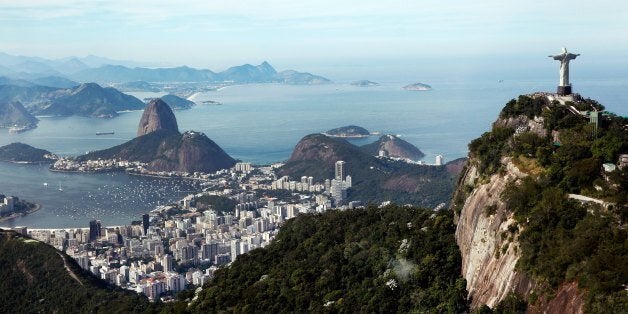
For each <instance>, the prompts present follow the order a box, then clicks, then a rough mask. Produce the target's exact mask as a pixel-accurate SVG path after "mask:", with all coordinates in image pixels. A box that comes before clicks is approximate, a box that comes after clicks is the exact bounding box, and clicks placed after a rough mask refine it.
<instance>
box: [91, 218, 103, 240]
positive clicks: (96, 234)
mask: <svg viewBox="0 0 628 314" xmlns="http://www.w3.org/2000/svg"><path fill="white" fill-rule="evenodd" d="M100 229H101V224H100V220H92V221H90V222H89V242H92V241H95V240H97V239H99V238H100V236H101V230H100Z"/></svg>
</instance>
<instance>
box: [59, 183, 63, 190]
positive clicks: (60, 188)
mask: <svg viewBox="0 0 628 314" xmlns="http://www.w3.org/2000/svg"><path fill="white" fill-rule="evenodd" d="M59 192H63V188H62V187H61V182H59Z"/></svg>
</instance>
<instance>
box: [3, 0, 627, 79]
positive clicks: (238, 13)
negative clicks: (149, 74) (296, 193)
mask: <svg viewBox="0 0 628 314" xmlns="http://www.w3.org/2000/svg"><path fill="white" fill-rule="evenodd" d="M627 9H628V4H624V3H616V2H611V1H597V2H595V3H592V2H589V1H563V0H561V1H553V2H551V3H547V2H541V1H526V2H523V3H509V4H505V3H503V2H502V1H497V0H492V1H484V2H482V3H467V2H465V1H449V2H447V3H446V4H445V3H441V2H439V1H422V2H420V3H419V2H417V3H413V2H406V1H392V2H386V3H382V2H379V1H361V2H354V3H337V2H331V1H319V2H317V3H307V4H303V3H294V2H292V1H281V0H274V1H268V2H265V3H264V5H260V4H258V3H256V2H253V1H238V2H236V3H231V2H229V3H222V2H206V1H186V2H177V3H176V4H172V3H170V2H167V1H133V2H123V1H89V2H81V1H73V0H61V1H55V2H54V3H53V4H51V3H49V2H47V1H40V0H36V1H19V2H18V1H4V2H2V3H0V35H1V36H2V38H3V39H4V40H3V47H2V51H3V52H6V53H9V54H13V55H25V56H38V57H44V58H50V59H56V58H63V57H69V56H79V57H80V56H86V55H97V56H103V57H107V58H112V59H118V60H134V61H140V62H148V63H153V64H155V65H160V66H169V67H171V66H181V65H187V66H191V67H196V68H206V69H211V70H213V71H221V70H224V69H226V68H228V67H230V66H233V65H239V64H244V63H251V64H259V63H260V62H262V61H264V60H267V61H269V62H270V63H271V64H272V65H273V66H275V67H276V68H277V69H280V70H283V69H297V70H300V71H308V72H313V73H316V74H319V75H323V76H328V77H330V78H331V79H333V80H340V81H342V80H351V79H362V78H364V79H371V77H369V75H371V76H375V77H373V78H372V79H387V78H385V77H386V76H388V77H395V76H397V77H400V78H403V77H406V76H408V77H410V76H413V75H416V76H417V78H416V79H415V80H431V79H445V78H450V79H456V78H462V79H469V78H473V77H477V76H478V75H481V76H483V77H487V78H491V79H492V78H493V76H494V77H495V78H496V79H509V78H511V77H515V78H548V77H551V76H552V75H556V73H557V69H556V68H557V64H554V61H553V60H551V59H549V58H547V56H548V55H549V54H553V53H557V52H559V51H560V48H561V47H563V46H565V47H567V48H568V49H569V50H570V51H573V52H575V53H581V54H582V56H581V57H580V58H579V59H577V60H576V61H575V63H574V66H573V69H572V74H573V76H574V81H577V79H576V78H577V77H578V75H581V76H582V77H584V78H600V77H609V78H613V77H622V76H625V75H626V73H628V66H627V64H628V62H627V61H626V60H625V52H626V50H627V48H628V41H626V40H619V39H621V38H623V36H624V35H625V34H626V33H627V32H628V10H627ZM393 72H394V73H396V74H394V75H391V74H393ZM377 73H383V74H385V75H382V76H380V78H378V77H377V76H378V75H377ZM419 76H420V77H419ZM509 76H510V77H509Z"/></svg>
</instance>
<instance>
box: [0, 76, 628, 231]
mask: <svg viewBox="0 0 628 314" xmlns="http://www.w3.org/2000/svg"><path fill="white" fill-rule="evenodd" d="M429 83H430V84H431V85H432V87H433V88H434V89H433V90H432V91H427V92H413V91H405V90H402V89H401V88H400V87H401V86H403V85H405V84H407V83H396V84H383V85H382V86H378V87H354V86H350V85H348V84H333V85H325V86H286V85H276V84H259V85H241V86H232V87H228V88H225V89H222V90H220V91H216V92H208V93H203V94H199V95H196V96H195V98H194V101H196V102H197V103H198V105H197V106H196V107H194V108H192V109H190V110H183V111H175V115H176V117H177V121H178V123H179V128H180V130H196V131H201V132H204V133H205V134H207V136H209V137H210V138H211V139H212V140H214V141H215V142H216V143H218V145H220V146H221V147H222V148H223V149H224V150H225V151H226V152H227V153H229V154H230V155H231V156H233V157H234V158H237V159H241V160H243V161H248V162H253V163H256V164H264V163H271V162H276V161H282V160H286V159H287V158H289V156H290V153H291V152H292V149H293V147H294V145H295V144H296V143H297V142H298V141H299V139H301V138H302V137H303V136H305V135H307V134H311V133H318V132H322V131H325V130H328V129H331V128H335V127H339V126H344V125H349V124H355V125H359V126H362V127H365V128H367V129H368V130H369V131H379V132H382V133H389V134H397V135H400V136H401V137H402V138H403V139H405V140H406V141H408V142H410V143H412V144H414V145H416V146H417V147H418V148H419V149H421V150H422V151H423V152H424V153H425V154H426V157H425V159H424V160H425V161H426V162H428V163H432V162H433V160H434V157H435V156H436V155H443V156H444V157H445V160H446V161H448V160H452V159H455V158H459V157H464V156H466V154H467V144H468V142H469V141H470V140H472V139H474V138H476V137H478V136H479V135H481V134H482V133H483V132H486V131H487V130H488V129H489V128H490V124H491V123H492V122H493V121H494V120H495V118H496V117H497V115H498V113H499V111H500V109H501V108H502V106H503V105H504V104H505V103H506V102H507V101H508V100H510V99H511V98H513V97H516V96H517V95H520V94H526V93H532V92H534V91H544V90H545V91H547V90H553V89H554V88H555V87H554V85H555V84H554V82H552V81H505V82H501V83H499V82H495V81H491V82H479V81H478V82H471V83H469V82H459V83H455V82H454V83H452V82H429ZM575 89H576V90H577V91H578V92H579V93H581V94H582V95H583V96H585V97H590V98H593V99H596V100H598V101H600V102H601V103H602V104H604V105H605V106H606V107H607V109H608V110H609V111H613V112H615V113H617V114H619V115H624V116H625V115H628V95H627V94H625V93H624V91H626V90H628V81H605V80H588V81H583V82H579V83H578V85H577V86H576V87H575ZM131 94H133V95H135V96H137V97H139V98H140V99H141V98H144V97H155V96H159V94H153V93H131ZM205 100H212V101H217V102H220V103H221V105H207V104H202V102H203V101H205ZM140 116H141V112H140V111H137V112H127V113H123V114H121V115H120V116H119V117H117V118H114V119H109V120H104V119H93V118H82V117H64V118H40V120H41V121H40V123H39V127H38V128H36V129H35V130H32V131H28V132H25V133H22V134H8V133H6V130H5V131H0V145H6V144H8V143H11V142H23V143H26V144H29V145H32V146H35V147H38V148H44V149H47V150H49V151H52V152H54V153H56V154H59V155H78V154H83V153H85V152H87V151H91V150H98V149H104V148H108V147H111V146H114V145H118V144H121V143H124V142H125V141H127V140H129V139H131V138H133V137H134V136H135V133H136V131H137V124H138V122H139V119H140ZM111 131H114V132H115V134H114V135H102V136H96V135H95V133H96V132H111ZM371 140H375V138H372V139H369V140H361V141H360V144H361V143H367V142H369V141H371ZM44 182H47V183H48V187H45V186H44V184H43V183H44ZM59 185H61V187H62V189H63V192H60V191H58V188H59ZM197 188H198V187H196V186H194V185H193V184H191V183H189V182H182V181H177V180H169V179H150V178H139V177H130V176H127V175H125V174H122V173H118V174H66V173H52V172H49V171H48V170H47V168H46V167H44V166H33V165H16V164H9V163H0V193H3V194H8V195H16V196H18V197H22V198H24V199H28V200H31V201H34V202H38V203H41V204H43V205H44V207H43V208H42V209H41V210H40V211H38V212H36V213H34V214H31V215H28V216H26V217H22V218H18V219H15V220H13V221H8V222H3V223H0V226H14V225H26V226H31V227H49V228H52V227H69V226H87V224H88V221H89V220H90V219H94V218H96V219H101V220H103V222H104V223H105V224H107V225H116V224H127V223H129V222H130V221H131V220H138V219H139V217H140V215H141V213H144V212H147V211H148V210H150V209H152V208H153V207H154V206H155V205H156V204H157V203H158V202H161V203H164V202H168V201H172V200H175V199H178V198H180V197H182V196H183V195H185V193H186V192H187V191H193V190H195V189H197Z"/></svg>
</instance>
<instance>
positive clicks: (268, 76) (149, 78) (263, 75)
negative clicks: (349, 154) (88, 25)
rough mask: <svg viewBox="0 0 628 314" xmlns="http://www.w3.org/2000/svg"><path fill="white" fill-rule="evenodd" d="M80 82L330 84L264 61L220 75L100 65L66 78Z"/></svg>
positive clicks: (188, 68) (210, 72)
mask: <svg viewBox="0 0 628 314" xmlns="http://www.w3.org/2000/svg"><path fill="white" fill-rule="evenodd" d="M69 77H70V78H72V79H74V80H77V81H81V82H102V83H125V82H133V81H145V82H224V83H236V84H247V83H283V84H295V85H316V84H326V83H331V81H330V80H329V79H327V78H324V77H322V76H318V75H313V74H311V73H306V72H297V71H294V70H287V71H282V72H277V71H276V70H275V68H273V67H272V66H271V65H270V64H269V63H268V62H263V63H262V64H260V65H257V66H254V65H250V64H245V65H240V66H235V67H231V68H229V69H227V70H225V71H222V72H218V73H216V72H213V71H211V70H202V69H195V68H190V67H186V66H182V67H176V68H156V69H151V68H128V67H125V66H121V65H104V66H102V67H99V68H94V69H86V70H83V71H79V72H77V73H73V74H70V75H69Z"/></svg>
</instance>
